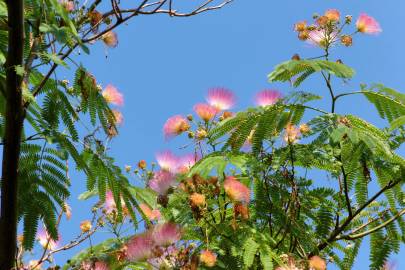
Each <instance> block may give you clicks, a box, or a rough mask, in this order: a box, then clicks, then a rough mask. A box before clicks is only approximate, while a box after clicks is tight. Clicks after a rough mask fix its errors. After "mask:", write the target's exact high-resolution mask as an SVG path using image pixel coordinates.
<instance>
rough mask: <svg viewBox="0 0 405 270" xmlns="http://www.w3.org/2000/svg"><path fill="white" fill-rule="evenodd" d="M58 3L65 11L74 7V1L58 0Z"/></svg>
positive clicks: (69, 10) (70, 10)
mask: <svg viewBox="0 0 405 270" xmlns="http://www.w3.org/2000/svg"><path fill="white" fill-rule="evenodd" d="M59 3H60V4H61V5H62V6H63V8H64V9H65V10H66V11H67V12H72V11H73V10H74V9H75V3H74V2H73V1H70V0H59Z"/></svg>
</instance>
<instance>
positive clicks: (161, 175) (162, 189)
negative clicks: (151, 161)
mask: <svg viewBox="0 0 405 270" xmlns="http://www.w3.org/2000/svg"><path fill="white" fill-rule="evenodd" d="M175 184H176V179H175V176H174V174H173V173H171V172H168V171H157V172H156V173H155V175H154V176H153V178H152V179H151V180H150V181H149V187H150V188H151V189H152V190H154V191H156V192H157V193H159V194H160V195H166V194H167V192H168V191H169V189H170V188H171V187H173V186H174V185H175Z"/></svg>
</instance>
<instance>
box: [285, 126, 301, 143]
mask: <svg viewBox="0 0 405 270" xmlns="http://www.w3.org/2000/svg"><path fill="white" fill-rule="evenodd" d="M300 137H301V132H300V128H298V127H296V126H294V125H293V124H292V123H288V124H287V126H286V127H285V132H284V136H283V139H284V141H285V142H286V143H288V144H291V143H296V142H298V140H299V138H300Z"/></svg>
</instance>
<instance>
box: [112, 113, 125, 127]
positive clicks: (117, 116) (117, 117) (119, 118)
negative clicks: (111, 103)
mask: <svg viewBox="0 0 405 270" xmlns="http://www.w3.org/2000/svg"><path fill="white" fill-rule="evenodd" d="M111 111H112V113H113V116H114V124H115V125H121V124H122V122H124V116H123V115H122V113H121V112H120V111H117V110H111Z"/></svg>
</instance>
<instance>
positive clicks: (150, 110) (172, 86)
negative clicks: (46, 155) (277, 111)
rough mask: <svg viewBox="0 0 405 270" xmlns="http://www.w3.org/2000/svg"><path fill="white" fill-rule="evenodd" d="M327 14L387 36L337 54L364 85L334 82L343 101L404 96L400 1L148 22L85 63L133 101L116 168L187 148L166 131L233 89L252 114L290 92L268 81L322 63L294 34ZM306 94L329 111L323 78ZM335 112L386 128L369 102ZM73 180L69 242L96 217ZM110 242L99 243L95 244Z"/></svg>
mask: <svg viewBox="0 0 405 270" xmlns="http://www.w3.org/2000/svg"><path fill="white" fill-rule="evenodd" d="M180 2H181V1H180ZM193 2H196V3H197V2H198V1H193ZM328 8H337V9H339V10H340V11H341V12H342V14H351V15H353V17H354V18H356V17H357V16H358V15H359V13H361V12H366V13H368V14H370V15H372V16H374V17H375V18H377V19H378V20H379V22H380V24H381V26H382V28H383V32H382V33H381V34H380V35H379V36H366V35H361V36H356V37H355V39H354V46H353V47H351V48H338V49H334V50H333V51H332V54H333V56H332V58H341V59H342V60H343V62H344V63H346V64H347V65H350V66H352V67H353V68H354V69H355V70H356V77H355V78H354V79H353V80H352V81H350V82H349V83H348V84H346V85H343V84H342V83H341V82H340V81H336V82H335V83H336V84H335V85H336V87H337V89H338V90H337V92H346V91H350V90H358V89H359V84H360V83H375V82H381V83H384V84H386V85H388V86H390V87H392V88H395V89H398V90H400V91H401V89H402V87H403V84H404V81H403V78H404V77H403V74H404V70H405V69H404V67H403V64H402V63H404V62H405V61H404V60H405V59H404V58H405V53H404V48H405V46H404V45H405V44H404V43H405V26H404V24H403V20H402V19H403V18H404V14H403V11H404V10H405V2H404V1H400V0H391V1H384V2H382V1H379V0H372V1H359V0H351V1H349V0H339V1H326V0H322V1H321V0H311V1H296V0H285V1H269V0H249V1H246V0H235V2H234V3H233V4H231V5H229V6H227V7H226V8H224V9H221V10H219V11H215V12H210V13H206V14H201V15H199V16H196V17H191V18H169V17H168V16H163V15H157V16H148V17H142V16H140V17H138V18H134V19H133V20H132V21H130V22H129V24H128V25H126V26H123V27H121V28H120V29H119V30H118V31H117V33H118V36H119V46H118V47H117V48H115V49H109V50H107V51H106V49H105V47H104V46H103V45H102V44H100V43H97V44H95V45H93V46H92V47H91V49H92V51H91V55H89V56H77V57H76V58H77V60H79V61H81V62H82V63H83V64H84V66H86V67H87V68H88V69H89V70H90V71H91V72H92V73H93V74H94V75H95V76H96V78H97V80H98V81H99V82H100V83H101V84H103V85H106V84H108V83H112V84H114V85H115V86H117V87H118V88H119V89H120V90H121V91H122V92H123V94H124V96H125V105H124V107H123V109H122V112H123V114H124V118H125V120H124V124H123V126H122V128H121V129H120V135H119V136H118V137H117V138H116V139H114V141H113V143H112V144H111V145H110V146H111V154H112V155H113V156H114V157H115V158H116V160H117V162H118V164H120V165H122V166H124V165H125V164H130V165H135V164H136V163H137V162H138V161H139V160H140V159H145V160H147V161H152V160H153V159H154V155H155V153H156V152H158V151H160V150H162V149H175V148H176V147H179V146H180V145H181V144H182V141H181V140H174V141H171V142H170V143H167V142H165V141H164V138H163V135H162V125H163V123H164V122H165V120H166V119H167V118H168V117H169V116H172V115H174V114H179V113H180V114H187V113H189V112H191V110H192V106H193V105H194V104H195V103H197V102H200V101H203V99H204V96H205V94H206V91H207V89H208V88H210V87H213V86H225V87H228V88H230V89H232V90H233V91H235V93H236V94H237V96H238V105H237V107H236V109H243V108H245V107H247V106H249V105H252V99H253V95H254V94H255V93H256V92H257V91H259V90H262V89H264V88H277V89H279V90H281V91H289V90H291V89H290V88H289V86H288V85H287V84H269V83H268V82H267V79H266V75H267V74H268V73H269V72H270V71H272V68H273V67H274V66H275V65H276V64H278V63H279V62H282V61H285V60H287V59H289V58H290V57H291V56H292V55H293V54H295V53H299V54H300V55H301V56H302V57H311V56H318V55H320V54H321V52H320V51H319V50H318V49H315V48H313V47H311V46H308V45H307V44H305V43H303V42H301V41H299V40H298V39H297V38H296V33H294V32H293V31H292V29H293V24H294V23H295V22H297V21H299V20H303V19H307V20H310V19H311V15H312V14H313V13H314V12H318V13H323V12H324V11H325V10H326V9H328ZM61 71H62V70H61ZM62 72H63V71H62ZM68 73H69V72H68ZM67 78H68V79H70V80H72V78H69V77H67ZM301 90H306V91H312V92H314V93H317V94H319V95H322V96H324V97H325V100H324V101H323V102H322V103H321V104H318V105H319V106H320V107H323V108H325V109H329V99H328V95H327V92H326V91H327V90H326V89H325V87H324V85H323V84H321V83H320V80H319V78H316V79H311V80H309V81H308V82H306V83H305V84H303V86H302V87H301ZM337 112H346V113H347V112H350V113H354V114H357V115H360V116H361V117H364V118H366V119H368V120H369V121H371V122H373V123H375V124H377V125H379V126H383V125H384V124H385V123H384V122H382V121H377V120H376V118H377V115H376V113H375V111H374V110H373V108H372V107H371V106H369V105H368V104H367V103H365V102H364V99H362V98H361V97H355V98H352V99H349V98H347V99H342V101H340V102H339V103H338V105H337ZM403 152H404V151H402V154H404V153H403ZM72 178H73V179H72V184H73V196H72V198H73V199H72V200H71V206H72V208H73V218H72V220H71V221H69V222H65V221H64V222H63V223H62V227H61V229H62V232H63V238H64V239H69V238H70V236H73V235H75V234H76V233H77V232H78V231H79V223H80V221H81V220H82V219H85V218H88V217H89V215H88V209H90V206H91V203H92V202H94V201H91V202H84V203H83V202H78V201H77V200H76V198H77V196H78V194H80V193H81V192H83V191H84V190H85V178H84V176H83V175H81V174H77V173H72ZM103 237H105V236H104V235H99V236H97V237H96V238H95V239H94V241H95V242H96V241H99V240H101V239H103ZM76 251H77V249H76V250H73V251H69V252H66V253H64V255H58V256H57V259H58V260H66V259H68V257H69V256H71V255H72V254H73V253H75V252H76ZM367 251H368V249H367V247H366V246H364V247H363V248H362V251H361V254H360V257H359V258H358V260H357V262H356V266H355V267H354V269H368V253H367ZM400 255H402V256H403V255H405V253H404V252H401V254H400ZM396 257H397V258H400V256H396ZM60 263H61V262H60ZM401 266H402V267H405V264H404V263H402V265H401V264H399V268H398V269H401ZM330 269H334V268H330Z"/></svg>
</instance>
